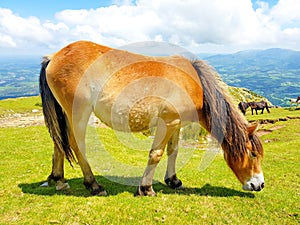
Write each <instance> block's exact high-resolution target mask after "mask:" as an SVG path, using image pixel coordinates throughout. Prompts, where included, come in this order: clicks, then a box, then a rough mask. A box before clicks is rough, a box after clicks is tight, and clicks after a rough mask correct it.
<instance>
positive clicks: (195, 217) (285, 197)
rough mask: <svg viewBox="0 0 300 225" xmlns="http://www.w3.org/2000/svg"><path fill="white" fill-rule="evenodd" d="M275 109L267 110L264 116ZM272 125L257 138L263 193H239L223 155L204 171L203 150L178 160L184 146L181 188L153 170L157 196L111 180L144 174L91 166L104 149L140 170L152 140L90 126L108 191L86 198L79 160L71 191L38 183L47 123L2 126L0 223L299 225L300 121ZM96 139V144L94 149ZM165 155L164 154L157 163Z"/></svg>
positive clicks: (47, 152) (45, 164)
mask: <svg viewBox="0 0 300 225" xmlns="http://www.w3.org/2000/svg"><path fill="white" fill-rule="evenodd" d="M16 102H18V100H16ZM35 102H36V100H35V99H34V100H33V101H32V103H31V104H29V105H31V106H32V104H33V105H34V104H35ZM0 103H1V106H2V102H0ZM31 106H29V107H28V108H30V107H31ZM33 107H34V106H33ZM18 110H19V109H18V108H17V107H16V108H14V111H18ZM271 110H272V109H271ZM20 111H21V110H20ZM275 113H276V112H275V111H273V110H272V111H271V114H264V118H265V119H266V118H269V116H271V115H272V114H275ZM281 113H283V112H282V111H278V115H277V117H281V116H283V115H284V114H281ZM287 113H289V111H287ZM293 113H294V112H293ZM295 113H299V111H296V112H295ZM298 115H299V114H298ZM272 116H274V117H276V116H275V115H272ZM255 118H259V117H255ZM276 126H277V127H281V128H280V129H277V130H273V132H272V133H270V134H267V135H265V136H263V137H262V141H263V143H264V148H265V159H264V161H263V169H264V174H265V183H266V187H265V189H264V190H263V191H261V192H259V193H253V192H245V191H242V190H241V184H239V182H238V180H237V179H236V178H235V176H234V175H233V173H232V172H231V171H230V169H229V168H228V167H227V165H226V163H225V161H224V159H223V158H222V156H221V155H217V156H216V158H215V160H214V161H213V162H212V164H211V165H210V166H209V167H208V169H206V170H205V171H201V170H199V165H200V161H201V158H202V157H203V154H204V151H203V149H196V150H194V149H185V148H180V155H179V163H180V160H181V159H186V158H185V155H184V154H186V152H187V153H188V154H189V155H190V156H191V157H190V158H189V159H188V160H187V161H186V162H185V163H183V164H184V165H183V167H182V168H181V169H180V170H179V171H178V177H180V178H181V179H182V181H183V183H184V185H185V187H186V189H185V190H183V191H174V190H171V189H169V188H168V187H166V186H165V185H164V184H163V175H159V174H160V173H158V175H157V176H156V177H155V180H156V184H155V185H154V189H155V190H156V192H157V197H153V198H151V197H143V198H137V197H134V192H135V190H136V187H135V186H130V185H123V184H120V183H116V182H113V181H112V180H113V179H112V178H116V179H122V180H123V181H124V180H125V181H126V182H127V183H131V182H132V184H134V183H135V182H136V181H137V180H138V179H137V178H136V176H141V175H142V174H139V175H136V174H135V173H133V174H130V173H131V172H132V171H129V173H127V172H128V171H127V172H126V171H121V170H119V172H120V174H117V173H114V171H113V172H112V174H110V173H109V171H106V172H103V173H102V172H101V171H102V169H101V168H100V169H99V170H98V169H95V167H96V166H97V164H98V165H102V164H107V163H108V162H107V161H108V159H109V158H105V157H103V158H101V154H100V155H99V156H98V155H96V154H99V153H101V149H102V150H104V153H109V154H108V155H109V156H110V157H113V159H116V161H118V162H121V163H119V165H118V164H115V165H113V168H116V170H115V171H116V172H118V169H117V168H118V166H120V167H121V168H122V166H123V164H126V165H129V166H130V167H132V168H134V167H135V166H136V167H138V168H142V169H143V168H144V165H145V164H146V161H147V156H148V152H147V151H146V150H145V149H146V148H147V146H148V145H149V144H151V143H150V141H149V140H147V139H146V140H143V138H144V137H142V136H139V135H137V137H136V138H137V139H138V140H143V141H142V142H141V143H142V145H141V146H138V147H137V146H133V147H132V148H129V147H126V144H122V140H124V138H123V139H122V137H119V139H120V140H121V142H120V141H118V139H116V138H115V137H114V136H115V134H114V132H112V131H111V130H109V129H106V128H101V129H98V130H93V129H90V130H89V134H88V139H89V147H90V148H91V150H90V151H89V154H88V157H89V158H90V159H91V158H93V157H94V160H92V161H93V163H92V164H93V168H94V171H95V174H96V176H97V179H98V181H99V182H101V183H102V184H103V185H104V187H105V188H106V190H107V191H108V193H109V195H108V196H107V197H99V196H91V195H90V193H89V192H88V191H87V190H86V189H85V188H84V185H83V179H82V174H81V171H80V168H79V167H78V166H77V165H75V166H74V168H71V167H70V166H69V165H68V163H67V162H66V165H65V176H66V178H68V183H69V184H70V186H71V189H68V190H65V191H61V192H59V191H56V190H55V187H48V188H42V187H40V184H41V183H42V182H43V181H45V179H46V178H47V176H48V175H49V173H50V170H51V155H52V150H53V146H52V142H51V139H50V137H49V134H48V132H47V129H46V128H45V127H44V126H32V127H24V128H0V136H1V142H0V154H1V163H0V184H1V190H0V218H1V219H0V224H161V223H164V224H299V222H300V215H299V213H300V203H299V198H300V192H299V190H300V163H299V162H300V155H299V146H300V130H299V127H300V120H299V119H291V120H287V121H279V122H277V123H275V124H266V125H262V129H272V128H274V127H276ZM95 131H96V133H95ZM95 134H96V135H95ZM93 138H96V140H97V141H96V142H95V141H94V140H93ZM99 140H100V141H99ZM94 145H95V146H97V147H99V149H98V150H95V149H96V147H95V146H94ZM93 148H94V149H93ZM136 148H138V149H136ZM106 156H107V155H106ZM109 156H108V157H109ZM95 159H96V160H95ZM110 159H111V158H110ZM164 161H165V158H164V160H163V162H162V164H163V163H164ZM121 164H122V165H121ZM137 174H138V173H137Z"/></svg>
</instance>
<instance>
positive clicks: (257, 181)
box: [243, 173, 265, 191]
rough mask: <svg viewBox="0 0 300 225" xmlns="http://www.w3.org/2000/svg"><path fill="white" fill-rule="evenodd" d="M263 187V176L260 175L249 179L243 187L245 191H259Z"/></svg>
mask: <svg viewBox="0 0 300 225" xmlns="http://www.w3.org/2000/svg"><path fill="white" fill-rule="evenodd" d="M264 187H265V183H264V176H263V174H262V173H260V174H256V175H254V176H253V177H251V178H250V179H249V180H248V181H247V182H246V183H245V184H244V185H243V190H245V191H261V190H262V189H263V188H264Z"/></svg>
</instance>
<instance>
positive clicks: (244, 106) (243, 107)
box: [238, 102, 249, 115]
mask: <svg viewBox="0 0 300 225" xmlns="http://www.w3.org/2000/svg"><path fill="white" fill-rule="evenodd" d="M238 107H239V109H240V110H241V111H242V113H243V114H244V115H245V114H246V110H247V108H248V107H249V105H248V103H247V102H240V103H239V104H238Z"/></svg>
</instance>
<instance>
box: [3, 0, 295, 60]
mask: <svg viewBox="0 0 300 225" xmlns="http://www.w3.org/2000/svg"><path fill="white" fill-rule="evenodd" d="M299 12H300V0H209V1H208V0H152V1H149V0H103V1H98V0H90V1H83V0H82V1H79V0H72V1H67V0H65V1H62V0H51V1H39V0H26V1H24V0H0V54H1V55H5V54H9V55H14V54H23V55H30V54H41V55H43V54H47V53H52V52H55V51H57V50H59V49H60V48H62V47H64V46H65V45H67V44H69V43H71V42H74V41H77V40H90V41H94V42H96V43H99V44H102V45H107V46H110V47H114V48H118V47H120V46H124V45H128V44H132V43H136V42H148V41H155V42H166V43H171V44H175V45H178V46H180V47H183V48H185V49H187V50H188V51H190V52H192V53H194V54H199V53H211V54H219V53H233V52H238V51H243V50H249V49H267V48H285V49H292V50H300V13H299Z"/></svg>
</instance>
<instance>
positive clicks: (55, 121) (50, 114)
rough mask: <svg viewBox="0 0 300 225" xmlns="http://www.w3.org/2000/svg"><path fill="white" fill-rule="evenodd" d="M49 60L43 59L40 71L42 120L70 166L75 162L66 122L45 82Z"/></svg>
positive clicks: (47, 58) (61, 110)
mask: <svg viewBox="0 0 300 225" xmlns="http://www.w3.org/2000/svg"><path fill="white" fill-rule="evenodd" d="M50 60H51V58H50V57H48V56H47V57H44V58H43V61H42V65H41V71H40V94H41V98H42V106H43V114H44V120H45V124H46V126H47V127H48V130H49V133H50V136H51V137H52V139H53V142H54V146H55V147H56V148H58V150H59V151H61V152H64V154H65V156H66V158H67V160H68V161H69V163H70V164H71V165H72V161H73V162H75V161H76V160H75V157H74V155H73V152H72V149H71V147H70V144H69V129H68V121H67V118H66V115H65V113H64V112H63V109H62V107H61V106H60V105H59V103H58V102H57V100H56V99H55V97H54V95H53V93H52V91H51V90H50V88H49V86H48V83H47V80H46V68H47V66H48V64H49V62H50Z"/></svg>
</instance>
